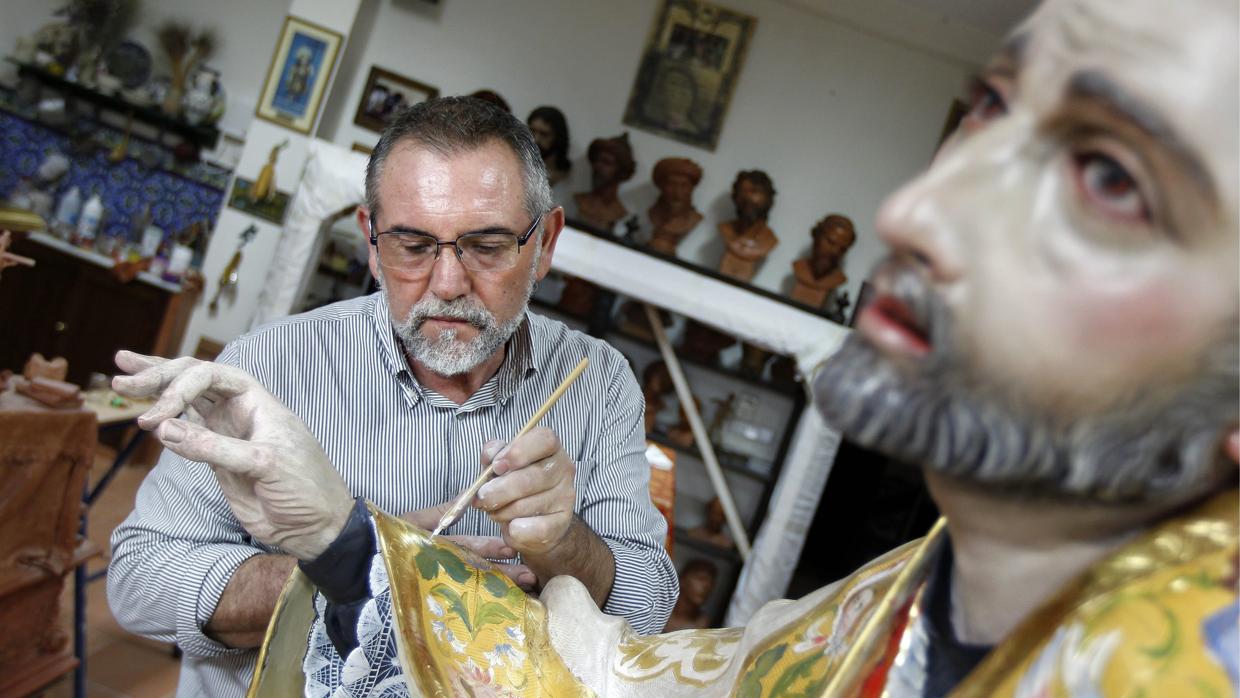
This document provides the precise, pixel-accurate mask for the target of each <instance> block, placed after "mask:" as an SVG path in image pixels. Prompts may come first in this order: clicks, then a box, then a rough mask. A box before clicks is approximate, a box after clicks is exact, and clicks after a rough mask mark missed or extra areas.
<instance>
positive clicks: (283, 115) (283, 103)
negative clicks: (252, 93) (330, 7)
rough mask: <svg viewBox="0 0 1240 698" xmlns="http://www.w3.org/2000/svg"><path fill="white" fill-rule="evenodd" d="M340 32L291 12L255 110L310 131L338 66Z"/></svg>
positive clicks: (289, 126)
mask: <svg viewBox="0 0 1240 698" xmlns="http://www.w3.org/2000/svg"><path fill="white" fill-rule="evenodd" d="M340 43H341V36H340V34H338V33H336V32H334V31H332V30H330V29H326V28H324V27H320V26H318V25H316V24H311V23H310V22H307V21H306V20H304V19H299V18H297V17H293V16H291V15H290V16H288V17H285V18H284V28H283V29H282V30H281V31H280V39H279V40H278V41H277V42H276V52H275V55H273V56H272V57H271V67H270V68H269V69H268V70H267V80H266V82H265V83H264V84H263V91H262V93H261V94H260V96H259V100H258V108H257V109H256V110H255V114H256V115H257V116H258V117H259V118H260V119H266V120H267V121H270V122H273V123H276V124H279V125H281V126H283V127H285V128H288V129H292V130H294V131H297V132H299V133H310V129H311V128H313V127H314V122H315V120H316V119H317V118H318V116H319V108H320V107H321V106H322V105H323V95H324V92H326V90H327V83H328V81H329V80H330V79H331V75H332V70H333V69H335V67H336V55H337V54H338V53H339V52H340Z"/></svg>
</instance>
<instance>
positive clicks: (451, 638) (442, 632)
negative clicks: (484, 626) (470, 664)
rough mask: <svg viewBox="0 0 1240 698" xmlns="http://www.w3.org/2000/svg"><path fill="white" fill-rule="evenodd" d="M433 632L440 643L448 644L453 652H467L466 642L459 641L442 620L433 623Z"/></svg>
mask: <svg viewBox="0 0 1240 698" xmlns="http://www.w3.org/2000/svg"><path fill="white" fill-rule="evenodd" d="M431 632H433V633H435V637H436V638H438V639H439V641H440V642H444V643H447V644H448V645H450V646H451V647H452V649H453V650H455V651H457V652H464V651H465V642H464V641H462V640H458V639H457V637H456V634H455V633H453V632H452V629H451V628H449V627H448V626H447V625H446V624H445V623H444V622H443V621H442V620H433V621H431Z"/></svg>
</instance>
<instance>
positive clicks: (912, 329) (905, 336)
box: [857, 295, 930, 359]
mask: <svg viewBox="0 0 1240 698" xmlns="http://www.w3.org/2000/svg"><path fill="white" fill-rule="evenodd" d="M857 331H858V332H860V333H861V334H862V335H864V336H865V338H866V339H868V340H870V342H871V343H872V344H874V345H875V346H876V347H878V348H879V349H880V350H882V351H883V352H884V353H888V354H894V355H896V356H903V357H907V358H910V359H921V358H923V357H925V356H926V355H927V354H929V353H930V338H929V334H928V333H927V331H926V329H925V328H924V327H922V325H921V323H920V322H918V320H917V318H916V317H915V316H914V315H913V311H912V310H911V309H910V308H909V307H908V306H907V305H905V304H904V303H903V302H901V301H900V300H899V299H897V298H895V297H894V296H889V295H880V296H878V297H877V298H875V299H874V300H873V301H872V302H870V303H869V304H868V305H866V307H865V309H863V310H862V311H861V315H860V316H858V317H857Z"/></svg>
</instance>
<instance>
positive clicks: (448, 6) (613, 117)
mask: <svg viewBox="0 0 1240 698" xmlns="http://www.w3.org/2000/svg"><path fill="white" fill-rule="evenodd" d="M823 4H825V3H822V2H818V3H805V2H802V4H799V5H798V4H791V3H788V2H781V1H779V0H731V1H730V2H728V3H727V5H728V6H729V7H732V8H734V9H736V10H738V11H741V12H745V13H748V14H751V15H754V16H756V17H757V18H758V24H757V29H756V31H755V32H754V36H753V41H752V43H751V45H750V50H749V55H748V58H747V60H746V62H745V65H744V68H743V70H742V72H741V75H740V80H739V81H738V84H737V86H736V91H735V93H734V95H733V100H732V105H731V108H730V110H729V112H728V115H727V118H726V121H725V123H724V129H723V132H722V135H721V137H720V140H719V145H718V148H717V149H716V151H715V152H713V153H712V152H708V151H705V150H702V149H699V148H693V147H690V146H687V145H683V144H680V143H677V142H675V141H671V140H668V139H665V138H661V137H658V136H654V135H652V134H648V133H646V132H644V131H640V130H636V129H632V128H629V127H626V126H625V125H624V124H623V123H622V121H621V119H622V117H623V114H624V109H625V105H626V103H627V100H628V96H629V90H630V89H631V87H632V83H633V78H634V76H635V75H636V72H637V67H638V63H639V61H640V58H641V52H642V50H643V48H644V46H645V41H646V36H647V33H648V32H649V30H650V27H651V23H652V22H653V21H654V17H655V14H656V12H657V10H658V7H659V2H658V0H631V1H629V2H623V3H621V2H606V1H604V0H524V1H523V2H519V3H513V2H505V1H504V0H470V1H469V2H461V1H459V0H449V1H448V2H442V3H440V4H439V5H437V6H434V5H428V4H427V3H424V2H421V1H420V0H368V2H366V3H365V4H364V5H363V8H362V9H361V11H360V12H359V15H358V20H357V23H356V24H355V25H354V31H353V35H352V42H353V43H352V46H351V50H350V51H349V52H348V53H347V55H346V57H345V59H344V62H343V64H342V66H341V71H340V74H339V76H338V78H337V81H336V86H335V92H334V94H333V95H332V103H331V104H329V106H328V107H327V109H326V111H325V113H324V117H323V121H322V122H321V125H320V129H319V135H320V137H324V138H327V139H329V140H333V141H335V142H337V143H339V144H341V145H344V146H348V145H350V144H352V143H353V142H357V141H361V142H364V143H367V144H370V143H373V142H374V141H375V140H376V139H377V135H376V134H374V133H372V132H370V131H366V130H364V129H361V128H360V127H357V126H355V125H354V124H353V113H354V110H355V109H356V106H357V101H358V99H359V98H360V96H361V91H362V88H363V85H364V83H365V80H366V75H367V73H368V71H369V70H370V67H371V65H374V64H378V65H380V66H383V67H385V68H388V69H389V70H394V71H396V72H398V73H401V74H404V75H407V76H409V77H411V78H414V79H417V80H420V81H422V82H425V83H429V84H431V85H434V86H436V87H438V88H439V89H440V92H441V94H462V93H469V92H472V91H473V90H475V89H479V88H483V87H487V88H492V89H495V90H496V91H498V92H499V93H500V94H502V95H503V96H504V97H505V98H506V99H507V100H508V101H509V103H511V104H512V106H513V109H514V111H515V112H516V113H517V114H518V116H520V117H522V118H524V116H525V115H526V114H528V113H529V111H530V110H531V109H533V108H534V107H536V106H539V105H541V104H551V105H555V106H558V107H560V108H561V109H562V110H563V111H564V112H565V114H566V115H567V116H568V120H569V128H570V130H571V132H572V140H573V145H572V150H571V152H570V155H571V156H572V158H573V160H574V167H573V178H572V179H573V182H572V183H570V185H569V186H568V187H567V188H566V189H565V191H563V192H560V193H561V194H567V193H568V192H573V191H580V190H583V189H585V188H586V183H587V182H588V178H589V167H588V164H587V163H586V162H585V159H584V154H585V149H586V147H587V145H588V144H589V141H590V140H591V139H592V138H594V137H597V136H611V135H615V134H618V133H620V132H621V131H622V130H629V131H630V136H629V137H630V139H631V140H632V143H633V147H634V152H635V155H636V158H637V161H638V172H637V175H636V176H635V177H634V178H633V179H632V180H631V181H630V182H629V183H628V184H627V185H626V186H625V187H624V188H622V190H621V196H622V198H623V199H624V201H625V203H626V205H627V206H628V208H629V210H630V212H634V213H639V214H640V215H641V217H642V219H643V222H644V223H645V210H646V209H647V208H648V207H649V206H650V204H651V203H653V201H654V199H655V197H656V195H657V192H656V191H655V190H654V188H653V186H652V185H651V184H649V180H650V170H651V168H652V167H653V166H654V164H655V162H656V161H657V160H659V159H661V158H663V157H669V156H683V157H689V158H692V159H693V160H695V161H697V162H698V163H699V164H701V165H702V167H703V169H704V170H705V176H704V177H703V179H702V182H701V184H700V185H699V187H698V189H697V194H696V201H697V206H698V208H699V209H700V210H702V211H703V212H704V213H706V214H707V218H706V220H705V221H704V222H703V224H702V225H701V226H700V227H699V228H698V229H697V230H696V231H695V232H694V233H693V234H692V235H690V236H689V237H688V238H687V239H686V240H685V241H684V243H683V244H682V245H681V247H680V255H681V256H682V257H685V258H688V259H694V260H697V261H701V262H703V263H705V264H707V265H713V264H715V263H716V262H717V260H718V258H719V255H720V253H721V249H722V248H721V245H720V243H719V242H718V240H717V237H718V236H717V234H716V233H715V224H716V223H718V222H719V221H721V220H727V219H729V218H731V217H733V216H732V213H733V212H732V210H731V202H730V200H729V196H728V194H729V192H730V187H731V183H732V179H733V178H734V176H735V174H736V172H737V171H738V170H741V169H750V168H755V167H756V168H760V169H764V170H766V171H767V172H768V173H769V174H770V175H771V177H772V178H773V180H774V182H775V186H776V188H777V189H778V191H779V193H778V196H777V200H776V205H775V208H774V210H773V211H772V213H771V218H770V224H771V227H772V229H774V230H775V232H776V234H777V235H778V236H779V237H780V239H781V244H780V246H779V247H778V248H776V250H775V251H774V252H773V253H772V254H771V256H770V257H769V258H768V259H767V262H766V264H765V265H764V267H763V268H762V269H761V270H760V271H759V273H758V275H757V277H756V278H755V280H754V281H755V283H756V284H757V285H759V286H762V287H765V288H769V289H772V290H777V291H782V290H784V289H785V288H786V283H787V281H786V279H787V277H788V275H789V273H790V268H789V265H790V264H791V263H792V261H793V260H794V259H796V258H797V257H799V256H802V255H803V254H804V253H805V252H806V250H807V249H808V247H809V230H810V228H811V226H812V225H813V224H814V223H815V222H816V221H818V220H819V219H820V218H822V216H824V215H825V214H827V213H831V212H837V211H838V212H842V213H845V214H847V215H849V216H850V217H852V218H853V220H854V222H855V223H856V224H857V227H858V232H859V240H858V243H857V245H856V247H855V248H854V249H853V251H852V252H851V253H850V255H849V257H848V259H847V263H846V268H847V271H848V273H849V276H850V282H849V288H850V291H851V294H852V296H853V298H854V299H855V298H856V288H857V286H858V285H859V283H860V280H861V278H862V277H863V276H864V275H865V274H866V272H867V271H868V270H869V268H870V266H871V265H872V263H873V261H874V260H876V259H877V257H878V256H879V254H880V245H879V244H878V243H877V241H876V240H875V238H874V236H873V220H874V213H875V211H876V210H877V207H878V204H879V202H880V201H881V200H882V197H883V196H884V195H885V194H886V193H888V192H890V191H892V189H894V188H895V187H896V186H897V185H898V184H900V183H901V182H903V181H904V180H906V179H908V178H909V176H910V175H912V174H913V173H915V172H917V171H919V170H920V169H922V168H923V167H925V165H926V164H927V163H928V161H929V159H930V157H931V154H932V152H933V149H934V146H935V143H936V140H937V138H938V135H939V132H940V129H941V127H942V124H943V120H944V118H945V117H946V115H947V111H948V108H949V106H950V104H951V100H952V98H953V97H954V96H956V95H957V94H958V93H959V92H960V91H961V87H962V85H963V83H964V79H965V77H966V76H967V75H968V73H969V72H970V69H971V68H970V65H969V61H968V60H967V59H968V58H969V57H972V56H984V55H985V54H986V52H987V51H989V46H982V45H980V44H985V43H989V42H990V41H991V39H990V37H989V36H988V35H983V34H981V33H980V32H972V33H969V34H964V33H962V30H961V28H960V27H959V26H945V25H942V24H940V23H937V22H936V23H935V24H934V25H932V26H927V27H926V28H925V31H924V32H923V33H922V36H921V37H920V38H921V39H922V43H923V44H924V45H926V46H930V48H923V47H919V46H916V45H914V44H913V43H911V42H910V39H909V37H908V34H909V32H908V31H906V30H907V27H906V26H903V25H902V26H900V32H901V33H900V34H898V35H893V38H891V39H888V38H883V37H881V36H879V35H878V34H877V33H876V32H875V31H873V30H871V29H870V28H868V27H863V26H860V25H859V24H858V23H857V22H851V21H843V20H840V19H838V18H837V17H834V16H831V15H828V14H824V13H823V12H821V11H819V10H820V8H818V7H817V5H823ZM863 19H866V20H867V21H869V20H873V18H872V17H869V18H863ZM872 24H873V22H871V25H872ZM936 32H940V33H942V36H944V37H945V40H948V41H951V42H952V45H951V50H950V51H946V50H938V49H936V48H934V47H933V42H934V39H935V36H936ZM962 37H964V38H963V39H962ZM964 39H967V40H968V41H969V42H971V43H968V44H966V43H963V42H964ZM568 212H569V214H570V215H571V214H572V210H571V208H570V209H568Z"/></svg>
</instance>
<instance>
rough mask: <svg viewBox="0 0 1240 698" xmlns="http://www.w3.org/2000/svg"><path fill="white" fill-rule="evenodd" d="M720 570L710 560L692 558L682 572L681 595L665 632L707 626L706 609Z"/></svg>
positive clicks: (708, 618)
mask: <svg viewBox="0 0 1240 698" xmlns="http://www.w3.org/2000/svg"><path fill="white" fill-rule="evenodd" d="M718 576H719V570H718V569H716V567H715V565H714V563H712V562H710V561H708V560H702V559H697V560H690V561H689V563H688V564H686V565H685V568H684V569H683V570H681V572H680V596H679V597H678V598H677V599H676V605H675V606H674V607H673V608H672V615H671V617H670V618H668V620H667V627H665V628H664V629H663V632H672V631H673V630H684V629H686V628H705V627H707V626H709V625H710V616H709V615H707V613H706V612H705V610H704V606H705V605H706V601H707V600H708V599H710V593H711V592H712V591H714V590H715V580H716V579H717V578H718Z"/></svg>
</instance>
